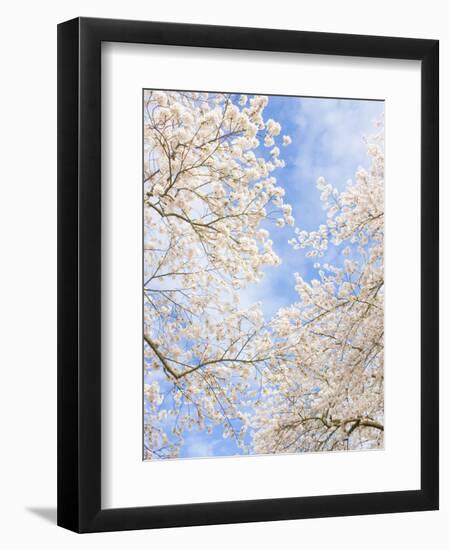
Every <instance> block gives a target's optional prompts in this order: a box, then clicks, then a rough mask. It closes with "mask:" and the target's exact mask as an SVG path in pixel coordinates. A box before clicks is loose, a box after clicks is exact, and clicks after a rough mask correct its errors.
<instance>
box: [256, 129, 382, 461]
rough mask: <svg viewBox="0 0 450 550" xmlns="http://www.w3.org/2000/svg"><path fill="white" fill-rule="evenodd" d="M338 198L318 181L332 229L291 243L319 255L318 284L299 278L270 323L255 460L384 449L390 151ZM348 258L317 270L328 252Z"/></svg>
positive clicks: (373, 147) (378, 144) (376, 146)
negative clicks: (271, 345)
mask: <svg viewBox="0 0 450 550" xmlns="http://www.w3.org/2000/svg"><path fill="white" fill-rule="evenodd" d="M383 135H384V134H383V128H381V129H380V133H379V135H377V136H375V137H374V139H373V140H372V142H371V143H370V144H368V153H369V154H370V155H371V158H372V162H371V167H370V169H369V170H368V171H366V170H363V169H360V170H358V172H357V173H356V176H355V180H354V182H349V183H348V185H347V188H346V189H345V190H344V191H343V192H341V193H340V192H338V190H337V189H336V188H334V187H333V186H332V185H331V184H330V183H327V182H326V181H325V180H324V178H319V179H318V181H317V187H318V190H319V191H320V193H321V196H320V198H321V201H322V202H323V206H324V208H325V210H326V212H327V218H328V221H327V223H326V224H323V225H320V227H319V228H318V229H317V230H316V231H312V232H307V231H300V230H298V229H297V230H296V233H297V235H296V237H295V238H293V239H292V240H291V241H290V243H291V244H292V246H293V248H294V249H295V250H297V251H300V252H302V251H304V250H305V249H307V250H309V251H308V253H307V255H308V256H310V257H317V260H318V261H317V263H316V264H315V266H314V267H315V268H316V269H317V275H318V276H317V279H314V280H312V281H310V282H307V281H305V280H304V279H303V278H302V276H301V274H298V273H296V274H295V288H296V291H297V293H298V297H299V300H298V302H297V303H295V304H292V305H291V306H289V307H286V308H283V309H281V310H280V311H279V312H278V314H277V315H276V316H275V318H274V319H273V321H272V323H271V328H272V330H273V334H272V338H273V341H274V342H275V343H276V345H275V350H276V352H275V357H274V359H273V361H272V365H271V367H270V368H267V369H265V371H264V376H265V380H266V386H267V391H266V395H265V397H264V399H261V400H260V401H259V402H258V403H257V410H256V415H255V417H254V419H253V427H254V436H253V447H254V452H256V453H280V452H289V453H292V452H305V451H326V450H340V449H360V448H378V447H381V446H382V445H383V433H384V421H383V416H384V415H383V407H384V404H383V384H384V375H383V335H384V332H383V331H384V328H383V315H384V309H383V305H384V304H383V300H384V269H383V241H384V148H383ZM330 246H331V247H335V248H336V249H337V250H338V251H339V252H340V254H341V255H342V256H341V257H342V258H343V261H342V262H337V263H338V265H330V264H329V263H324V264H323V265H322V264H320V263H319V260H320V259H321V257H323V256H324V254H325V253H326V251H327V250H328V249H329V247H330Z"/></svg>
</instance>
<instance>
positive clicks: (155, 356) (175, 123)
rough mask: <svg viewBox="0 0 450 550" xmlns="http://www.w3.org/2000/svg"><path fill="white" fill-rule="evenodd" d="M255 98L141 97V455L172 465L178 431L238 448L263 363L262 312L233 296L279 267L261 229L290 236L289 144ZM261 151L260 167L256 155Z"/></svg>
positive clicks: (266, 352) (266, 341)
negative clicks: (279, 176) (282, 182)
mask: <svg viewBox="0 0 450 550" xmlns="http://www.w3.org/2000/svg"><path fill="white" fill-rule="evenodd" d="M267 102H268V99H267V97H264V96H252V97H250V98H248V97H247V96H245V95H241V96H240V97H238V96H232V95H230V94H219V93H214V94H208V93H192V92H174V91H146V92H145V95H144V289H143V290H144V366H145V373H144V375H145V386H144V394H145V401H144V402H145V411H144V455H145V458H147V459H152V458H167V457H174V456H177V455H178V453H179V449H180V445H181V444H182V442H183V434H184V433H185V432H186V430H191V429H198V430H205V431H207V432H211V431H212V430H213V428H214V426H221V427H222V429H223V435H224V436H225V437H233V438H234V439H235V440H236V443H237V444H238V445H239V446H243V445H244V437H245V434H246V431H247V429H248V426H249V424H250V417H251V414H250V409H251V403H252V401H253V400H254V399H255V398H256V396H257V394H258V391H256V390H255V387H256V386H258V384H259V386H261V385H262V369H263V368H264V365H265V364H267V363H268V362H269V361H270V360H271V359H270V358H271V357H272V356H273V353H274V344H273V341H272V337H271V332H272V329H271V327H270V326H269V325H267V324H266V323H265V321H264V318H263V314H262V311H261V307H260V304H254V305H253V306H251V307H249V308H242V307H240V304H239V290H241V289H243V288H245V287H246V286H247V285H248V284H249V283H255V282H258V281H259V280H261V278H262V276H263V272H262V269H263V268H264V267H267V266H274V267H275V266H277V265H279V263H280V259H279V257H278V256H277V254H276V253H275V251H274V250H273V246H272V245H273V243H272V241H271V239H270V238H269V237H270V235H269V231H268V229H267V227H268V224H269V223H270V222H274V223H273V225H274V226H279V227H282V226H284V225H285V224H288V225H294V218H293V217H292V208H291V207H290V205H288V204H284V202H283V195H284V190H283V189H282V187H280V186H278V185H277V182H276V178H275V177H274V175H273V174H274V172H275V170H277V169H279V168H282V167H283V166H284V162H283V161H282V160H281V159H280V148H279V147H278V146H277V145H276V141H277V140H280V141H281V143H280V144H281V145H282V146H287V145H289V144H290V142H291V139H290V137H289V136H280V132H281V127H280V125H279V124H278V123H277V122H275V121H274V120H272V119H268V120H264V118H263V111H264V108H265V106H266V105H267ZM260 142H261V144H263V145H264V146H265V147H267V149H266V150H267V154H266V155H261V154H259V155H256V154H255V150H256V149H257V148H258V147H259V145H260Z"/></svg>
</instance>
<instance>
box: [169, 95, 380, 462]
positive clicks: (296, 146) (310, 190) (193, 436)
mask: <svg viewBox="0 0 450 550" xmlns="http://www.w3.org/2000/svg"><path fill="white" fill-rule="evenodd" d="M383 113H384V103H383V102H382V101H369V100H349V99H328V98H306V97H305V98H299V97H285V96H270V97H269V104H268V105H267V107H266V108H265V110H264V119H265V120H267V119H268V118H272V119H274V120H276V121H277V122H279V123H280V124H281V126H282V131H281V134H280V136H279V137H278V141H279V143H278V142H277V143H276V144H277V145H278V146H279V148H280V150H281V158H282V159H284V161H285V162H286V166H285V167H284V168H281V169H277V170H276V172H275V173H274V175H275V176H276V178H277V182H278V185H281V186H282V187H283V188H284V189H285V192H286V194H285V197H284V201H285V202H286V203H289V204H291V206H292V208H293V215H294V217H295V227H299V228H300V229H305V230H314V229H316V228H317V227H318V226H319V224H321V223H324V221H325V220H326V215H325V212H324V211H323V209H322V206H321V203H320V199H319V197H320V193H319V192H318V190H317V188H316V180H317V178H318V177H319V176H323V177H324V178H325V179H326V180H327V181H328V182H329V183H331V184H332V185H333V186H335V187H337V188H338V189H339V190H342V189H343V188H344V187H345V186H346V183H347V181H348V180H349V179H352V178H353V176H354V174H355V172H356V170H357V169H358V167H360V166H362V167H368V165H369V160H370V159H369V157H368V155H367V147H366V145H365V143H364V141H363V137H364V136H367V137H368V136H370V135H372V134H373V133H375V130H376V129H375V126H374V123H375V121H376V120H379V119H380V118H381V116H382V115H383ZM283 135H289V136H291V138H292V144H291V145H289V146H288V147H282V146H281V137H282V136H283ZM269 151H270V149H267V148H264V147H262V146H261V151H260V153H263V154H265V155H267V154H268V152H269ZM256 154H257V156H258V152H256ZM267 227H268V229H269V230H270V233H271V239H272V240H273V242H274V247H273V248H274V250H275V251H276V253H277V254H278V256H279V257H280V258H281V261H282V263H281V265H280V266H279V267H275V268H273V267H272V268H267V269H265V276H264V278H263V280H262V281H261V282H260V283H259V284H257V285H256V284H255V285H250V286H249V287H247V288H245V289H243V290H242V293H241V304H242V305H243V306H247V305H251V304H253V303H255V302H257V301H260V302H261V303H262V308H263V311H264V316H265V318H266V320H269V319H270V318H271V317H272V316H273V315H274V314H275V313H276V312H277V310H278V309H279V308H280V307H283V306H286V305H289V304H291V303H293V302H295V301H297V293H296V292H295V290H294V277H293V274H294V273H295V272H298V273H300V274H301V275H302V277H303V278H304V279H305V280H311V279H313V278H316V277H317V270H316V269H315V268H314V267H313V264H314V263H315V262H317V258H306V257H305V252H306V250H298V251H294V250H293V249H292V247H291V246H290V245H289V244H288V242H287V241H288V240H289V239H291V238H293V237H294V236H295V233H294V227H290V226H285V227H284V228H282V229H279V228H276V227H275V226H274V225H270V226H267ZM321 261H322V262H326V261H330V262H332V263H334V264H335V265H339V263H340V261H341V260H340V258H337V257H336V251H335V250H333V247H332V246H331V247H330V250H329V251H328V252H327V254H326V255H325V256H324V257H323V258H321ZM241 453H242V450H241V449H239V448H238V447H237V446H236V444H235V442H234V441H233V440H232V439H224V438H223V437H222V429H221V428H220V427H217V428H215V429H214V430H213V433H212V434H207V433H206V432H205V433H199V432H195V431H193V432H189V433H186V434H185V438H184V445H183V447H182V449H181V453H180V457H182V458H188V457H202V456H203V457H206V456H230V455H236V454H241Z"/></svg>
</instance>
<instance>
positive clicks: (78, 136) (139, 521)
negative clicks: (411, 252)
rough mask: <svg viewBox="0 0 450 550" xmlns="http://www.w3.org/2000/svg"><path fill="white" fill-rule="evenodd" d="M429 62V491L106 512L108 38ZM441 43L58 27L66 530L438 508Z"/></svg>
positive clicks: (425, 77)
mask: <svg viewBox="0 0 450 550" xmlns="http://www.w3.org/2000/svg"><path fill="white" fill-rule="evenodd" d="M104 41H110V42H128V43H140V44H161V45H177V46H197V47H208V48H227V49H242V50H262V51H276V52H293V53H309V54H326V55H341V56H358V57H376V58H392V59H410V60H420V61H421V379H420V384H421V390H420V392H421V393H420V398H421V436H420V437H421V455H420V460H421V488H420V490H412V491H396V492H377V493H365V494H345V495H343V494H341V495H331V496H313V497H298V498H279V499H270V500H252V501H247V500H244V501H234V502H213V503H201V504H183V505H170V506H152V507H133V508H121V509H108V510H102V508H101V362H100V358H101V313H100V312H101V254H100V252H101V208H100V206H101V173H100V172H101V159H100V152H101V120H100V113H101V87H100V82H101V66H100V65H101V44H102V42H104ZM438 67H439V43H438V41H437V40H422V39H410V38H388V37H377V36H359V35H344V34H330V33H316V32H300V31H286V30H268V29H257V28H238V27H221V26H205V25H191V24H189V25H188V24H178V23H177V24H175V23H160V22H143V21H123V20H108V19H92V18H77V19H73V20H71V21H67V22H64V23H62V24H60V25H59V26H58V525H60V526H62V527H65V528H67V529H70V530H73V531H76V532H83V533H85V532H98V531H113V530H126V529H150V528H162V527H175V526H189V525H209V524H223V523H239V522H255V521H274V520H285V519H297V518H315V517H330V516H349V515H360V514H379V513H391V512H411V511H419V510H436V509H438V493H439V482H438V480H439V477H438V476H439V462H438V458H439V447H438V433H439V418H438V396H439V393H438V272H439V267H438V242H439V241H438V225H439V222H438V199H439V191H438V179H439V156H438V155H439V147H438V139H439V111H438V109H439V95H438V94H439V82H438Z"/></svg>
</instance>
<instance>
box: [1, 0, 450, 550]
mask: <svg viewBox="0 0 450 550" xmlns="http://www.w3.org/2000/svg"><path fill="white" fill-rule="evenodd" d="M5 6H6V7H5V8H4V9H3V11H2V32H1V34H0V40H1V48H0V52H1V56H2V62H1V65H0V67H1V77H2V84H1V86H0V94H1V96H2V97H1V101H0V130H1V134H0V135H1V140H2V143H1V145H2V146H1V151H2V160H1V163H0V170H1V188H0V242H1V249H0V250H1V253H2V256H1V257H2V260H3V261H2V265H3V268H2V269H1V271H0V277H1V286H0V288H1V294H0V323H1V335H2V337H1V342H2V343H1V345H0V355H1V359H0V365H1V372H2V376H1V378H0V419H1V421H0V426H1V439H0V441H1V449H2V450H1V452H0V518H1V519H0V523H1V529H0V542H1V544H2V545H4V547H5V548H8V549H9V548H11V549H15V548H26V547H39V546H41V545H45V547H46V548H49V549H53V548H61V547H64V548H67V549H71V548H80V547H83V548H97V547H98V545H105V546H106V545H108V546H109V547H110V548H123V546H124V545H126V546H127V547H129V548H133V547H144V546H146V545H151V547H152V548H155V547H164V548H167V547H170V548H177V547H179V548H181V547H183V548H185V549H190V548H195V549H202V548H211V547H213V548H215V549H217V550H219V549H222V548H228V547H230V546H234V547H236V548H246V547H251V548H253V547H258V548H261V549H265V548H274V547H280V546H281V547H284V546H286V547H296V548H301V547H311V546H313V547H314V549H322V548H326V549H329V548H333V547H334V548H349V549H353V548H358V549H359V548H365V549H372V548H374V549H375V548H376V549H377V550H379V549H380V548H383V547H386V548H389V547H391V546H393V545H395V544H398V542H400V543H401V545H402V547H404V548H408V550H414V549H416V548H417V549H418V548H423V547H424V546H430V545H433V546H435V547H437V548H445V547H446V545H447V544H448V540H449V534H448V523H449V521H450V477H449V472H450V467H449V465H450V430H449V428H448V426H449V421H450V406H449V403H450V395H449V390H450V375H449V372H448V368H446V366H447V365H449V364H450V339H449V337H448V333H449V330H450V299H449V298H450V293H449V289H448V288H449V287H448V284H445V283H446V281H447V280H448V278H449V277H450V239H449V237H450V191H449V187H448V180H449V176H450V172H449V170H450V162H449V157H448V154H449V153H448V152H449V151H450V118H449V115H450V108H449V107H450V102H449V98H450V35H449V33H448V20H449V14H448V13H446V11H445V7H446V3H445V2H443V1H439V0H428V2H423V1H416V0H409V1H404V0H401V1H397V2H392V1H391V0H378V1H377V2H361V1H360V0H345V1H344V2H335V1H334V0H321V2H308V3H306V2H303V3H300V2H293V1H292V0H277V1H276V2H273V1H272V2H268V1H266V0H258V1H257V2H256V1H255V2H247V3H244V2H242V0H227V2H226V3H223V4H221V3H220V4H219V2H214V1H211V0H191V1H187V0H171V1H170V2H159V3H156V2H150V0H147V1H146V2H138V1H137V0H127V1H123V0H122V1H117V0H109V1H106V0H103V1H102V0H89V1H86V0H78V1H76V2H75V1H74V0H66V1H65V2H60V3H56V2H49V1H41V2H31V1H26V2H24V1H22V2H20V1H17V2H15V3H14V4H13V3H7V4H6V5H5ZM78 15H84V16H93V17H114V18H126V19H153V20H157V21H158V20H159V21H178V22H189V23H210V24H224V25H241V26H257V27H274V28H280V29H284V28H286V29H287V28H291V29H300V30H312V31H328V32H346V33H361V34H379V35H392V36H409V37H418V38H419V37H420V38H437V39H439V40H440V41H441V280H442V285H441V338H442V349H441V404H442V405H441V471H442V474H441V495H442V496H441V510H440V511H439V512H426V513H413V514H394V515H384V516H366V517H350V518H333V519H316V520H303V521H289V522H273V523H260V524H252V525H232V526H212V527H195V528H192V527H191V528H184V529H170V530H160V531H140V532H128V533H110V534H102V535H97V534H96V535H84V536H81V535H75V534H72V533H69V532H68V531H64V530H63V529H59V528H57V527H56V526H55V525H54V523H55V518H56V511H55V507H56V24H57V23H58V22H61V21H64V20H66V19H70V18H72V17H75V16H78ZM445 541H447V542H445Z"/></svg>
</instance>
